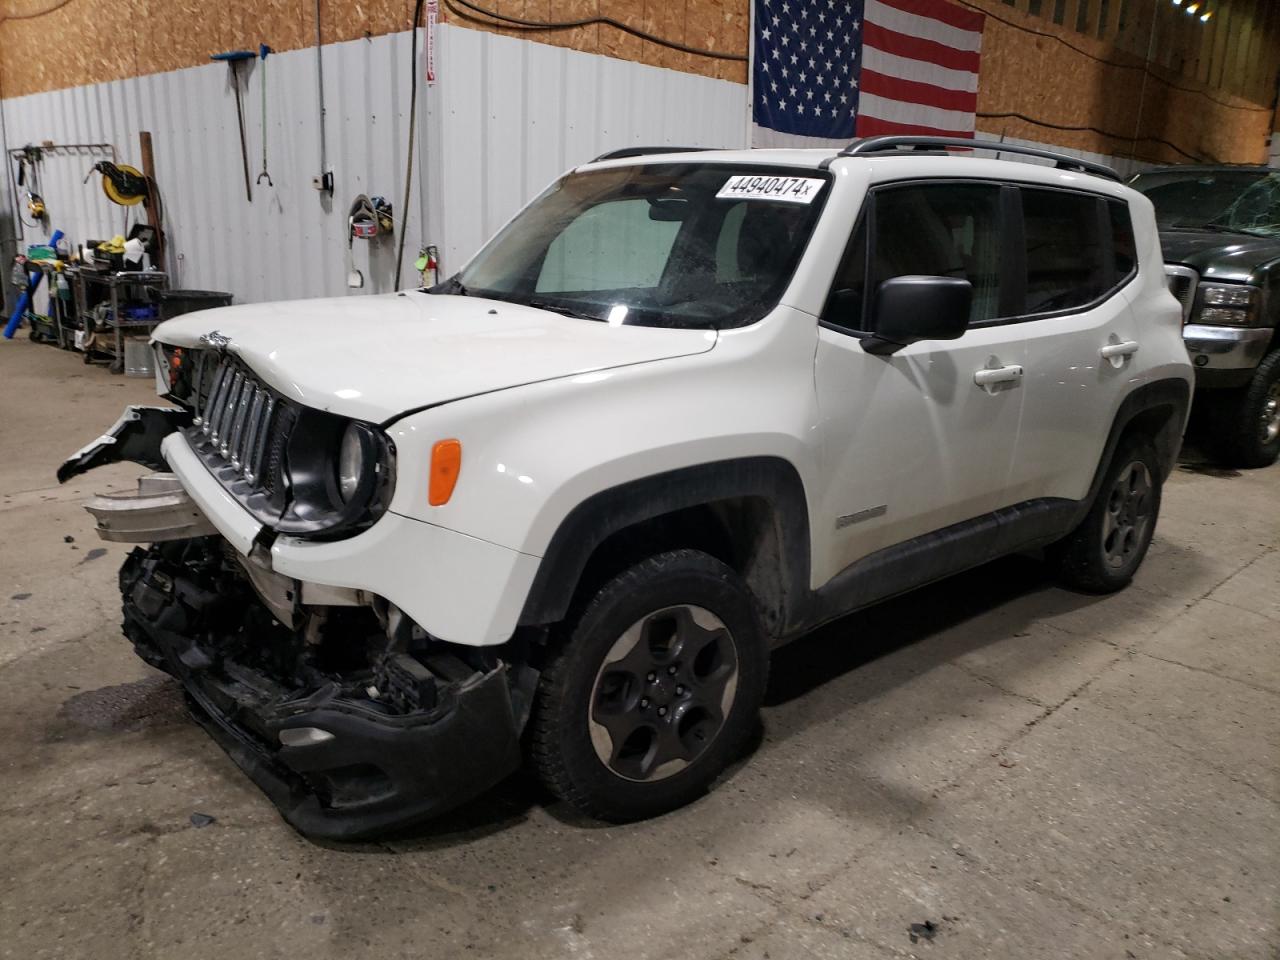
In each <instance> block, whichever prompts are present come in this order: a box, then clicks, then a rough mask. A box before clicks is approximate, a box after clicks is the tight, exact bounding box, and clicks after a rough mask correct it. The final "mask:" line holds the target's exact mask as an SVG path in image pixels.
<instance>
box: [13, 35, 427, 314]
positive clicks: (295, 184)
mask: <svg viewBox="0 0 1280 960" xmlns="http://www.w3.org/2000/svg"><path fill="white" fill-rule="evenodd" d="M408 57H409V39H408V34H393V35H389V36H383V37H376V38H374V39H372V40H368V41H364V40H361V41H354V42H350V43H342V44H335V45H332V46H330V47H326V49H325V69H326V74H325V79H326V88H327V90H326V100H327V105H328V116H329V128H328V129H329V157H330V163H331V165H332V166H333V168H334V171H335V180H336V192H335V196H334V198H333V201H332V203H330V202H329V201H328V200H327V199H325V198H322V197H321V195H320V194H318V193H317V192H316V191H315V190H314V189H312V187H311V185H310V180H311V177H312V176H313V175H314V174H316V173H318V172H319V166H320V163H319V139H318V123H317V115H318V111H317V97H316V79H315V59H314V58H315V54H314V52H312V51H294V52H290V53H286V54H281V55H278V56H277V55H272V56H270V57H268V59H267V60H266V63H265V72H266V76H267V94H268V96H267V141H268V161H269V169H270V171H271V176H272V179H273V181H274V187H268V186H267V184H266V182H265V181H264V182H263V183H262V184H261V186H257V187H255V188H254V199H253V202H252V203H249V202H248V201H247V200H246V197H245V188H244V177H243V173H242V168H241V160H240V137H239V130H238V126H237V122H236V113H235V99H234V95H233V92H232V87H231V85H230V80H229V72H228V68H227V67H226V66H225V65H224V64H220V63H210V64H209V65H207V66H202V67H195V68H191V69H187V70H178V71H174V72H172V73H162V74H155V75H152V76H146V77H139V78H134V79H129V80H121V81H117V82H113V83H106V84H96V85H93V86H87V87H76V88H72V89H68V90H60V91H55V92H52V93H46V94H36V95H33V96H29V97H22V98H18V99H14V100H8V101H6V102H5V105H4V120H5V136H6V140H7V142H8V145H9V147H11V148H13V147H18V146H22V145H23V144H26V143H29V142H31V143H37V144H38V143H40V142H41V141H43V140H52V141H54V142H55V143H73V142H94V141H105V142H108V143H113V144H114V145H115V147H116V149H117V151H118V152H119V155H120V158H121V160H122V161H124V162H129V163H132V164H133V165H135V166H140V165H141V164H140V157H139V150H138V132H139V131H140V130H150V131H151V133H152V136H153V140H154V145H155V161H156V176H157V179H158V181H159V184H160V188H161V193H162V197H163V201H164V213H165V225H166V228H167V231H168V236H169V267H170V269H171V271H172V272H173V273H174V275H175V276H174V283H175V285H181V286H184V287H195V288H207V289H218V290H230V291H232V292H234V293H235V295H236V299H237V301H240V302H244V301H256V300H270V299H281V298H290V297H301V296H319V295H322V294H339V293H341V292H343V291H345V290H346V273H347V269H346V265H345V260H346V255H347V247H346V238H345V227H346V212H347V208H348V205H349V204H350V202H351V199H352V198H353V197H354V196H355V195H356V194H358V193H369V194H382V195H385V196H387V197H388V199H392V201H393V203H394V204H395V206H396V212H397V214H399V212H400V211H399V207H400V205H401V201H402V191H403V189H404V185H403V184H404V151H405V144H406V142H407V135H408V100H409V96H408V86H407V82H406V80H407V77H408V69H409V66H408ZM263 67H264V65H263V63H261V62H254V63H253V65H252V67H251V72H248V79H247V82H246V86H247V89H246V90H245V91H244V95H245V123H246V127H247V132H248V143H249V161H250V170H251V176H253V177H256V176H257V174H258V173H259V171H260V169H261V165H262V158H261V136H262V122H261V118H262V111H261V103H262V101H261V92H260V87H259V84H260V82H261V80H262V76H263ZM244 69H245V68H244V67H241V70H242V71H244ZM92 162H93V158H90V157H68V156H64V155H54V156H50V157H49V158H48V159H47V160H45V161H44V162H43V163H42V165H41V166H42V168H43V169H42V171H41V173H42V175H43V176H42V182H41V184H40V186H41V191H42V193H43V195H44V199H45V201H46V203H47V205H48V208H49V214H50V224H51V225H52V226H53V227H57V228H61V229H62V230H64V231H65V232H66V233H67V235H68V236H69V237H71V238H72V239H73V240H76V241H79V240H83V239H86V238H103V237H110V236H111V235H113V234H116V233H120V232H121V231H122V227H123V223H124V211H123V210H122V208H120V207H117V206H114V205H112V204H111V203H109V202H108V201H107V200H106V199H105V198H104V197H103V196H102V193H101V190H100V185H99V182H98V180H99V178H98V177H97V175H95V176H94V177H93V178H92V179H91V180H90V182H89V183H88V184H83V185H82V183H81V181H82V180H83V178H84V175H85V173H86V171H87V170H88V168H89V166H90V165H91V163H92ZM420 207H421V205H420V202H418V201H416V200H415V205H414V209H413V216H412V218H411V221H410V225H409V235H408V238H407V243H406V259H407V260H409V261H412V259H413V257H414V256H415V255H416V253H417V249H418V244H419V242H420V237H421V225H422V218H421V209H420ZM138 209H140V208H138ZM35 232H36V231H33V230H32V229H31V228H26V229H25V234H26V238H24V243H25V242H30V238H31V235H32V234H33V233H35ZM368 247H369V245H368V244H365V245H364V247H362V248H358V249H357V250H356V257H357V261H358V265H359V266H360V268H361V269H362V270H363V271H364V273H365V276H366V278H367V280H368V282H367V284H366V288H365V289H366V290H385V289H390V286H391V279H390V277H391V276H392V275H393V274H394V263H393V260H394V249H393V248H392V245H391V243H390V242H389V241H386V242H379V243H378V244H376V245H374V247H375V249H367V248H368ZM371 256H372V261H371V260H370V257H371ZM410 279H412V275H411V274H410Z"/></svg>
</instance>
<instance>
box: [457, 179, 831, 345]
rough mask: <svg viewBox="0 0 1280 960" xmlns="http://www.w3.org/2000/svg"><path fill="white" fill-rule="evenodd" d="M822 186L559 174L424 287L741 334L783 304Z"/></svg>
mask: <svg viewBox="0 0 1280 960" xmlns="http://www.w3.org/2000/svg"><path fill="white" fill-rule="evenodd" d="M829 182H830V175H829V174H827V173H825V172H823V171H817V170H812V169H802V170H791V169H786V168H779V167H759V166H752V165H747V166H730V165H716V166H711V165H707V164H691V163H678V164H654V165H647V166H629V167H619V168H614V169H608V170H596V171H589V172H586V173H573V174H569V175H568V176H566V177H563V178H562V179H561V180H559V181H558V182H557V183H556V184H555V185H553V186H552V187H551V188H550V189H549V190H547V191H546V192H545V193H544V194H542V196H540V197H538V199H536V200H535V201H534V202H533V203H531V204H530V205H529V206H528V207H526V208H525V209H524V210H523V211H522V212H521V213H520V214H519V215H518V216H517V217H516V218H515V219H514V220H513V221H511V223H510V224H508V225H507V227H506V228H505V229H503V230H502V232H501V233H499V234H498V235H497V236H496V237H495V238H494V239H493V240H492V241H490V242H489V244H488V245H487V246H486V247H485V248H484V249H483V250H481V251H480V253H479V254H477V255H476V257H475V259H474V260H472V261H471V263H469V264H468V265H467V266H466V268H465V269H464V270H463V271H462V272H461V273H459V274H458V275H457V276H455V277H453V278H451V280H449V281H446V282H445V283H444V284H441V285H440V286H438V287H436V288H435V290H436V291H438V292H441V293H462V294H467V295H470V296H481V297H490V298H493V299H497V300H509V301H511V302H512V303H523V304H528V305H531V306H536V307H542V308H544V309H549V310H558V311H560V312H562V313H568V314H570V315H573V316H580V317H583V318H586V319H590V320H603V321H607V322H609V323H613V324H623V323H626V324H636V325H642V326H665V327H689V328H715V329H722V328H726V327H736V326H743V325H745V324H748V323H753V322H754V321H756V320H758V319H760V318H761V317H763V316H764V315H765V314H766V313H767V312H768V311H769V310H770V309H772V308H773V306H774V305H775V304H776V303H777V301H778V298H779V297H781V296H782V292H783V289H784V288H785V287H786V284H787V281H788V280H790V279H791V274H792V272H793V271H794V270H795V267H796V264H797V263H798V262H799V260H800V256H801V254H803V252H804V248H805V244H806V243H807V242H808V239H809V235H810V233H811V232H812V230H813V225H814V223H815V222H816V220H817V218H818V214H819V213H820V211H821V208H822V205H823V203H824V202H825V199H826V193H827V185H828V183H829Z"/></svg>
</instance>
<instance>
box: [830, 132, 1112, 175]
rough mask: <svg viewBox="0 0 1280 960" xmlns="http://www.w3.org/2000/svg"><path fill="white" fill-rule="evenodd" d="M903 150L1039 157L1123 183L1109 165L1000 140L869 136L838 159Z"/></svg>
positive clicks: (848, 147) (1061, 165) (1060, 167)
mask: <svg viewBox="0 0 1280 960" xmlns="http://www.w3.org/2000/svg"><path fill="white" fill-rule="evenodd" d="M903 147H910V148H911V149H912V150H922V151H933V150H953V149H960V148H963V149H967V150H992V151H995V152H997V153H1014V154H1017V155H1019V156H1023V157H1038V158H1040V159H1041V160H1052V161H1053V165H1054V166H1055V167H1057V168H1058V169H1059V170H1079V171H1080V172H1081V173H1092V174H1094V175H1095V176H1098V177H1106V178H1107V179H1108V180H1115V181H1116V182H1117V183H1121V182H1123V180H1122V179H1121V177H1120V174H1119V173H1118V172H1116V171H1115V170H1114V169H1112V168H1111V167H1108V166H1107V165H1106V164H1102V163H1094V162H1093V161H1092V160H1082V159H1080V158H1079V157H1073V156H1070V155H1069V154H1065V153H1054V152H1053V151H1052V150H1041V149H1040V148H1039V147H1024V146H1022V145H1021V144H1018V143H1004V142H1003V141H999V140H976V139H973V138H970V137H928V136H892V135H890V136H882V137H866V138H864V139H862V140H854V141H853V142H852V143H850V144H849V145H848V146H847V147H845V148H844V149H843V150H841V151H840V152H839V153H838V154H837V156H840V157H861V156H866V155H867V154H873V153H893V152H897V151H898V150H900V149H901V148H903Z"/></svg>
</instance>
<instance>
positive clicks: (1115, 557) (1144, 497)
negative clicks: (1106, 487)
mask: <svg viewBox="0 0 1280 960" xmlns="http://www.w3.org/2000/svg"><path fill="white" fill-rule="evenodd" d="M1153 486H1154V485H1153V484H1152V482H1151V471H1150V470H1148V469H1147V465H1146V464H1145V463H1143V462H1142V461H1141V460H1135V461H1133V462H1132V463H1130V464H1128V465H1127V466H1126V467H1125V468H1124V469H1123V470H1121V471H1120V473H1119V475H1118V476H1117V477H1116V480H1115V483H1114V484H1113V485H1112V487H1111V492H1110V493H1109V494H1108V496H1107V511H1106V513H1105V514H1104V515H1103V519H1102V553H1103V559H1104V561H1105V562H1106V564H1107V566H1109V567H1112V568H1113V569H1119V568H1122V567H1124V566H1125V565H1126V564H1128V563H1129V561H1130V559H1131V558H1132V557H1133V556H1134V554H1135V553H1138V552H1139V551H1141V550H1142V549H1143V547H1144V546H1145V544H1146V541H1147V535H1148V532H1149V530H1150V527H1151V521H1152V517H1151V504H1152V491H1153Z"/></svg>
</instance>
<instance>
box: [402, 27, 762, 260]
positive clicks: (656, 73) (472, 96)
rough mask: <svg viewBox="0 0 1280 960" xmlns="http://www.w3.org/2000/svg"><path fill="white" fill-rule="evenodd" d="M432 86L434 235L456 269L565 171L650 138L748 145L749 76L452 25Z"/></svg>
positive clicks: (430, 138) (442, 41) (430, 189)
mask: <svg viewBox="0 0 1280 960" xmlns="http://www.w3.org/2000/svg"><path fill="white" fill-rule="evenodd" d="M437 57H438V61H439V64H440V73H441V81H440V84H439V85H438V86H437V87H435V88H434V89H433V90H432V91H431V94H432V95H431V97H430V99H429V107H428V112H429V121H428V129H427V138H428V146H427V152H428V153H429V154H430V156H431V157H433V158H439V162H438V163H437V164H435V165H433V166H431V167H430V169H428V171H427V178H428V184H429V187H428V196H429V198H430V199H431V200H432V201H433V202H432V204H431V209H430V210H429V212H428V217H429V224H430V228H431V229H430V232H431V235H432V236H436V237H443V238H444V242H443V243H442V244H441V255H442V257H443V258H444V261H445V266H446V267H447V268H448V269H450V270H452V269H454V268H456V267H458V266H461V264H462V263H463V262H464V260H465V258H467V257H469V256H470V255H471V254H472V253H474V252H475V251H476V250H477V249H479V246H480V244H481V243H482V242H483V241H484V240H485V239H487V238H488V237H489V236H490V235H492V234H493V232H494V231H495V230H497V229H498V227H500V226H502V224H503V223H505V222H506V221H507V219H509V218H510V217H511V216H512V214H514V213H515V212H516V211H517V210H518V209H519V208H520V206H521V205H522V204H523V203H524V202H525V201H527V200H528V199H530V198H532V197H534V196H536V195H537V194H538V193H540V192H541V191H542V189H543V188H544V187H546V186H547V184H549V183H550V182H551V181H552V180H553V179H554V178H555V177H556V176H557V175H559V174H560V173H561V172H563V171H564V170H566V169H568V168H569V167H572V166H574V165H576V164H579V163H583V162H585V161H588V160H590V159H591V158H593V157H596V156H599V155H600V154H601V153H604V152H605V151H607V150H614V149H618V148H620V147H628V146H639V145H650V144H654V145H659V144H660V145H678V144H684V145H697V146H708V147H742V146H744V145H745V144H746V143H747V91H746V87H745V86H744V85H742V84H740V83H732V82H729V81H727V80H715V79H711V78H708V77H700V76H695V75H693V74H688V73H681V72H678V71H675V70H665V69H662V68H660V67H650V66H645V65H644V64H638V63H632V62H630V61H626V60H615V59H613V58H610V57H603V56H600V55H598V54H592V53H580V52H578V51H576V50H568V49H565V48H563V47H553V46H549V45H547V44H541V43H532V42H530V41H527V40H520V39H516V38H512V37H503V36H498V35H496V34H491V33H483V32H480V31H476V30H467V29H465V28H461V27H443V28H442V29H441V37H440V45H439V49H438V53H437Z"/></svg>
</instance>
